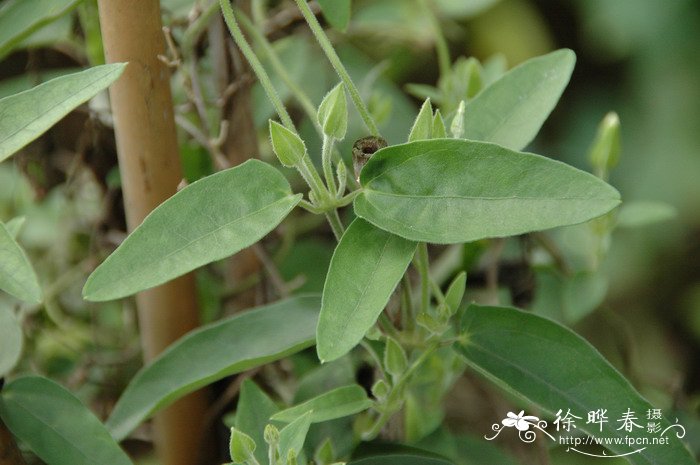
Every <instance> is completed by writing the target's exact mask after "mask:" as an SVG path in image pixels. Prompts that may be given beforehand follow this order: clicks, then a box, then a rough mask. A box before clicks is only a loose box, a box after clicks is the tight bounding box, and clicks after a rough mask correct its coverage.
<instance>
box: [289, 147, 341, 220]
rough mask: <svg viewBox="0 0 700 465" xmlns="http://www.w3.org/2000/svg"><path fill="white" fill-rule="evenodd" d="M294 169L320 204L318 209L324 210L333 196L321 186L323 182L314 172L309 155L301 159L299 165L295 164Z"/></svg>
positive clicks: (314, 168)
mask: <svg viewBox="0 0 700 465" xmlns="http://www.w3.org/2000/svg"><path fill="white" fill-rule="evenodd" d="M296 167H297V169H298V170H299V173H301V176H302V177H303V178H304V180H305V181H306V183H307V184H308V185H309V187H311V190H312V191H313V193H314V195H315V196H316V201H317V202H319V203H320V207H321V208H322V209H326V208H327V207H328V203H329V201H332V200H333V195H332V194H331V193H330V192H328V190H327V189H326V187H325V185H324V184H323V180H322V179H321V176H320V175H319V174H318V171H316V167H315V166H314V164H313V163H312V161H311V158H309V154H305V155H304V157H303V158H302V159H301V163H299V164H297V166H296Z"/></svg>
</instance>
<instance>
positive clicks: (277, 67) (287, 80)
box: [234, 8, 323, 135]
mask: <svg viewBox="0 0 700 465" xmlns="http://www.w3.org/2000/svg"><path fill="white" fill-rule="evenodd" d="M234 13H235V15H236V17H237V18H238V19H239V20H240V22H241V25H243V28H244V29H245V30H246V32H247V33H248V34H249V35H250V37H252V38H253V41H254V42H255V43H256V44H257V45H258V46H259V47H261V48H262V49H263V50H264V52H265V55H267V58H268V60H270V65H271V66H272V69H273V70H274V71H275V73H277V75H278V76H279V77H280V79H282V81H283V82H284V84H285V85H286V86H287V88H289V91H290V92H291V93H292V95H293V96H294V98H295V99H296V100H297V101H298V102H299V105H301V108H302V109H303V110H304V112H305V113H306V114H307V116H308V117H309V119H311V121H312V122H313V124H314V126H315V127H316V130H317V131H318V133H319V135H323V130H322V129H321V126H320V125H319V124H318V121H317V120H316V107H314V104H313V103H312V102H311V99H310V98H309V96H308V95H306V93H305V92H304V91H303V90H302V88H301V87H299V85H298V84H297V83H296V82H294V79H292V77H291V76H290V75H289V73H288V72H287V68H286V67H285V66H284V64H282V62H281V61H280V59H279V57H278V56H277V52H275V49H274V48H273V47H272V44H270V42H269V41H268V40H267V38H266V37H265V35H264V34H262V33H261V32H260V30H259V29H258V28H257V27H255V26H254V25H253V23H252V22H251V21H250V19H249V18H248V16H246V15H245V14H244V13H243V12H242V11H241V10H240V9H239V8H236V9H234Z"/></svg>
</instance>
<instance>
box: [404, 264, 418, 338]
mask: <svg viewBox="0 0 700 465" xmlns="http://www.w3.org/2000/svg"><path fill="white" fill-rule="evenodd" d="M401 286H402V287H403V292H402V293H401V324H402V327H403V328H404V329H405V330H407V331H409V332H412V331H413V329H414V328H415V327H416V321H415V315H414V314H413V296H412V295H411V292H412V291H411V278H409V277H408V272H406V273H404V275H403V278H402V284H401Z"/></svg>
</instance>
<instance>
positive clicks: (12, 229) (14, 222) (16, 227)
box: [5, 216, 26, 240]
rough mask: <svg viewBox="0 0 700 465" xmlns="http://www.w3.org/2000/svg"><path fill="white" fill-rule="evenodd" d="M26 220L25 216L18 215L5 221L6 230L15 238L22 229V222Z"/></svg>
mask: <svg viewBox="0 0 700 465" xmlns="http://www.w3.org/2000/svg"><path fill="white" fill-rule="evenodd" d="M25 220H26V217H24V216H18V217H17V218H12V219H11V220H10V221H8V222H7V223H5V228H6V229H7V232H9V233H10V236H12V238H13V239H15V240H16V239H17V236H19V233H20V232H21V231H22V227H23V226H24V222H25Z"/></svg>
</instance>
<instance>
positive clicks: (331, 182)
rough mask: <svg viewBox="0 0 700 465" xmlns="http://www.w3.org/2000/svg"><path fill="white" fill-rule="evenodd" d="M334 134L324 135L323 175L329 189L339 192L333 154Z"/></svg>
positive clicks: (322, 152)
mask: <svg viewBox="0 0 700 465" xmlns="http://www.w3.org/2000/svg"><path fill="white" fill-rule="evenodd" d="M333 141H334V139H333V136H328V135H325V134H324V135H323V148H322V149H321V165H322V166H323V176H325V178H326V186H328V190H329V191H330V192H331V193H333V192H338V187H337V186H336V185H335V177H334V174H333V164H332V162H331V156H332V155H333Z"/></svg>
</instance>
